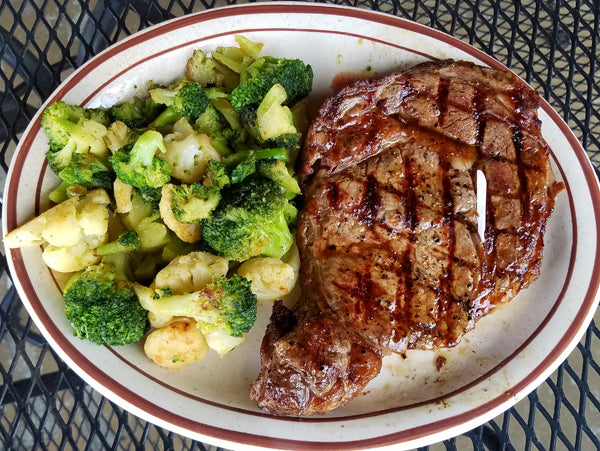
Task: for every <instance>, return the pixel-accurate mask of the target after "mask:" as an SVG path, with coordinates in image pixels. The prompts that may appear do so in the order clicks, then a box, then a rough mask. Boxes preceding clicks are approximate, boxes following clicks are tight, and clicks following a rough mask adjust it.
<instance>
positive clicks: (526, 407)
mask: <svg viewBox="0 0 600 451" xmlns="http://www.w3.org/2000/svg"><path fill="white" fill-rule="evenodd" d="M235 3H241V2H236V1H235V0H233V1H229V0H227V1H222V0H210V1H206V0H201V1H194V0H187V1H180V0H150V1H145V0H129V1H126V0H92V1H69V0H53V1H50V0H35V1H30V0H22V1H15V2H13V1H8V0H5V1H2V2H1V3H0V64H1V69H2V70H1V71H0V87H1V93H0V109H1V113H0V153H1V155H2V159H1V160H0V161H1V170H0V186H3V184H4V183H3V181H4V178H5V176H6V171H7V169H8V164H9V162H10V159H11V156H12V154H13V152H14V150H15V147H16V145H17V142H18V140H19V137H20V136H21V134H22V132H23V131H24V129H25V127H26V126H27V123H28V122H29V120H30V119H31V117H32V116H33V114H34V113H35V112H36V110H37V109H38V108H39V107H40V106H41V104H42V103H43V101H44V99H46V98H47V97H48V96H49V95H50V94H51V92H52V91H53V90H54V89H55V88H56V87H57V86H58V85H59V84H60V83H61V81H62V80H64V78H65V77H66V76H67V75H68V74H69V73H71V72H72V71H73V70H74V69H76V68H77V67H79V66H80V65H81V64H83V63H84V62H85V61H87V60H88V59H90V58H91V57H92V56H94V55H96V54H97V53H98V52H99V51H101V50H103V49H104V48H106V47H107V46H109V45H111V44H113V43H115V42H117V41H118V40H120V39H122V38H124V37H126V36H128V35H130V34H132V33H135V32H136V31H138V30H141V29H143V28H146V27H148V26H150V25H152V24H156V23H159V22H162V21H164V20H167V19H170V18H173V17H179V16H181V15H184V14H188V13H191V12H198V11H202V10H205V9H209V8H214V7H218V6H225V5H229V4H235ZM331 3H337V4H343V5H347V6H352V7H357V8H365V9H372V10H377V11H382V12H385V13H388V14H393V15H396V16H398V17H402V18H406V19H410V20H413V21H415V22H418V23H421V24H424V25H427V26H430V27H433V28H435V29H437V30H440V31H442V32H445V33H448V34H451V35H453V36H455V37H457V38H459V39H461V40H463V41H465V42H468V43H470V44H472V45H473V46H475V47H477V48H479V49H480V50H482V51H484V52H485V53H487V54H489V55H491V56H493V57H494V58H496V59H498V60H499V61H500V62H502V63H503V64H505V65H507V66H508V67H510V68H511V69H512V70H513V71H514V72H516V73H517V74H518V75H520V76H521V77H523V78H524V79H525V80H526V81H527V82H529V83H530V84H531V85H532V86H533V87H534V88H535V89H537V90H538V91H539V92H540V93H541V95H542V96H543V97H544V98H545V99H546V100H548V101H549V103H550V104H551V105H552V106H553V107H554V108H555V109H556V110H557V111H558V113H559V114H560V115H561V116H562V117H563V119H564V120H565V121H566V122H567V124H568V125H569V126H570V127H571V128H572V130H573V131H574V133H575V135H576V136H577V138H578V139H579V140H580V142H581V143H582V144H583V146H584V148H585V150H586V151H587V153H588V155H589V157H590V159H591V160H592V162H593V163H594V165H595V166H596V168H597V169H600V141H599V140H600V45H599V40H600V0H520V1H513V0H382V1H375V0H349V1H334V2H331ZM0 295H1V301H0V448H3V449H27V450H29V449H60V450H63V449H93V450H97V449H177V450H179V449H182V450H183V449H186V450H187V449H190V450H209V449H211V450H212V449H215V448H214V447H213V446H210V445H206V444H203V443H199V442H197V441H193V440H191V439H189V438H186V437H182V436H179V435H177V434H174V433H172V432H169V431H167V430H164V429H161V428H159V427H157V426H155V425H153V424H150V423H147V422H145V421H143V420H141V419H139V418H137V417H135V416H134V415H132V414H130V413H128V412H127V411H125V410H123V409H122V408H120V407H119V406H117V405H115V404H114V403H112V402H111V401H109V400H108V399H106V398H104V397H102V396H101V395H100V394H99V393H98V392H96V391H95V390H94V389H93V388H91V387H90V386H89V385H87V384H86V383H85V382H84V381H82V380H81V379H80V378H79V376H77V375H76V374H75V373H74V372H73V371H72V370H70V369H69V367H68V366H67V365H66V364H65V363H64V362H62V360H61V359H60V358H59V357H58V356H57V355H56V354H55V353H54V352H53V350H52V349H51V348H50V346H49V345H48V344H47V343H46V341H45V340H44V339H43V337H42V336H41V335H40V334H39V332H38V331H37V329H36V327H35V325H34V324H33V322H32V321H31V319H30V318H29V316H28V314H27V312H26V310H25V309H24V307H23V306H22V304H21V302H20V300H19V298H18V296H17V294H16V291H15V290H14V287H13V286H12V283H11V280H10V275H9V273H8V270H7V265H6V260H5V258H4V256H3V257H2V258H1V259H0ZM599 324H600V314H598V313H597V314H596V316H595V320H594V321H592V323H591V325H590V327H589V328H588V330H587V331H586V333H585V335H584V336H583V338H582V340H581V342H580V343H579V344H578V345H577V347H576V349H575V350H574V351H573V353H572V354H571V355H570V356H569V358H568V359H567V360H566V361H565V362H564V363H563V364H562V365H561V366H560V367H559V368H558V369H557V370H556V371H555V372H554V374H552V375H551V376H550V377H549V378H548V379H547V380H546V381H545V382H544V383H543V384H542V385H541V386H540V387H539V388H538V389H537V390H535V391H534V392H532V393H531V394H529V396H528V397H527V398H525V399H523V400H522V401H520V402H519V403H518V404H517V405H515V406H514V407H513V408H511V409H509V410H508V411H506V412H504V413H503V414H501V415H499V416H498V417H496V418H494V419H493V420H492V421H490V422H488V423H487V424H484V425H482V426H480V427H477V428H475V429H473V430H472V431H470V432H468V433H466V434H463V435H460V436H458V437H455V438H453V439H450V440H447V441H445V442H441V443H438V444H436V445H431V446H429V447H427V448H425V449H432V450H437V449H446V450H455V449H459V450H463V449H474V450H483V449H486V450H512V449H527V450H529V449H540V450H542V449H543V450H545V449H568V450H592V449H600V439H599V438H598V436H599V435H600V330H599V328H598V325H599Z"/></svg>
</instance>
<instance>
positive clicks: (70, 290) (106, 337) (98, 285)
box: [64, 254, 148, 346]
mask: <svg viewBox="0 0 600 451" xmlns="http://www.w3.org/2000/svg"><path fill="white" fill-rule="evenodd" d="M128 270H129V268H128V261H127V255H126V254H113V255H111V256H106V257H105V258H104V259H103V260H102V262H100V263H99V264H98V265H94V266H90V267H89V268H87V269H85V270H84V271H82V272H78V273H75V274H74V275H73V276H71V278H70V279H69V281H68V282H67V285H66V288H65V293H64V297H65V313H66V317H67V320H68V321H69V322H70V323H71V326H72V327H73V329H74V331H75V336H77V337H79V338H82V339H83V338H85V339H87V340H89V341H91V342H94V343H97V344H107V345H110V346H117V345H125V344H128V343H134V342H137V341H139V340H141V339H142V338H143V336H144V334H145V333H146V331H147V330H148V313H147V311H146V310H145V309H144V308H143V307H142V306H141V305H140V303H139V302H138V298H137V295H136V293H135V290H134V289H133V284H132V283H131V282H130V281H129V280H128V278H127V272H128Z"/></svg>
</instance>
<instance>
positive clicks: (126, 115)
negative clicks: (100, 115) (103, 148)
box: [109, 96, 164, 128]
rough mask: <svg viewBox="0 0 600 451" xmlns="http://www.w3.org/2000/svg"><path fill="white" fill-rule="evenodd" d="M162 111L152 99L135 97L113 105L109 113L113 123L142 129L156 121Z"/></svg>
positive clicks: (162, 108) (160, 106)
mask: <svg viewBox="0 0 600 451" xmlns="http://www.w3.org/2000/svg"><path fill="white" fill-rule="evenodd" d="M162 110H164V106H163V105H162V104H159V103H156V102H155V101H154V100H153V99H152V97H146V98H144V99H142V98H140V97H137V96H136V97H134V98H133V99H132V100H129V101H126V102H123V103H120V104H118V105H113V106H112V107H111V108H110V110H109V112H110V115H111V117H112V120H113V121H121V122H123V123H125V124H126V125H127V126H128V127H129V128H143V127H146V126H147V125H148V124H149V123H150V122H152V121H153V120H154V119H156V117H157V116H158V115H159V114H160V113H161V112H162Z"/></svg>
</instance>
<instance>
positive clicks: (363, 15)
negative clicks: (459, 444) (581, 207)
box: [2, 2, 600, 449]
mask: <svg viewBox="0 0 600 451" xmlns="http://www.w3.org/2000/svg"><path fill="white" fill-rule="evenodd" d="M236 10H237V11H236ZM290 10H294V11H290ZM342 11H343V12H344V14H340V12H342ZM232 12H233V13H234V14H237V15H242V14H260V13H273V14H278V13H282V12H287V13H316V14H332V15H343V16H348V17H351V18H354V19H359V20H364V21H375V22H378V23H382V24H385V25H389V26H392V27H398V28H403V29H408V30H410V31H416V32H417V33H423V34H426V35H427V36H432V37H434V38H436V39H439V40H442V41H443V42H446V43H450V44H451V45H452V46H453V47H455V48H458V49H460V50H463V51H465V52H466V53H468V54H469V55H470V56H474V57H476V58H477V59H479V60H480V61H482V63H484V64H487V65H490V66H491V67H496V68H502V69H504V70H508V69H507V68H506V67H505V66H504V65H502V64H501V63H499V62H498V61H497V60H495V59H494V58H492V57H490V56H488V55H487V54H485V53H483V52H482V51H481V50H479V49H477V48H475V47H473V46H471V45H470V44H467V43H465V42H463V41H461V40H459V39H457V38H455V37H453V36H451V35H448V34H445V33H443V32H440V31H438V30H436V29H433V28H430V27H428V26H426V25H422V24H419V23H416V22H412V21H410V20H407V19H404V18H400V17H397V16H393V15H391V14H388V13H384V12H376V11H370V10H363V9H358V8H354V7H348V6H339V5H324V4H307V3H302V2H273V3H255V4H244V5H234V6H227V7H221V8H215V9H211V10H206V11H201V12H198V13H194V14H189V15H186V16H182V17H179V18H174V19H170V20H168V21H165V22H161V23H159V24H156V25H154V26H152V27H149V28H146V29H144V30H141V31H139V32H137V33H134V34H132V35H131V36H128V37H127V38H125V39H123V40H121V41H119V42H117V43H115V44H114V45H112V46H111V47H109V48H107V49H106V50H104V51H103V52H101V53H99V54H98V55H96V56H95V57H94V58H92V59H90V60H89V61H88V62H86V63H85V64H84V65H82V66H81V67H80V68H78V69H77V70H76V71H74V72H73V73H72V74H71V75H70V76H69V77H68V78H67V79H65V80H64V81H63V82H62V83H61V84H60V86H59V87H57V88H56V90H55V91H54V92H53V93H52V94H51V96H50V97H49V98H48V99H47V100H46V102H44V105H43V106H42V107H41V108H40V110H39V111H38V113H37V114H36V115H35V116H34V118H33V120H32V121H31V123H30V125H29V126H28V128H27V129H26V131H25V132H24V134H23V138H22V139H21V141H20V142H19V145H18V146H17V149H16V150H15V152H14V155H13V158H12V161H11V164H10V169H9V172H8V174H7V180H6V189H5V193H10V192H11V189H10V188H11V187H12V185H11V183H15V181H14V180H13V177H12V173H13V171H15V170H16V169H15V164H14V163H15V161H18V158H17V157H18V155H20V154H22V153H23V150H22V149H24V148H25V149H28V148H29V146H30V144H31V143H30V141H31V140H32V139H33V138H34V137H35V135H34V134H32V130H34V129H37V128H39V121H40V119H41V111H42V110H43V107H44V106H45V105H47V104H48V103H50V102H51V101H53V100H55V99H57V98H60V97H62V96H64V94H65V93H66V92H68V90H69V89H70V88H72V86H71V84H72V83H76V80H77V77H83V76H84V75H85V74H86V73H87V72H88V70H89V69H90V67H92V66H95V65H99V64H102V62H104V61H106V60H108V59H110V58H111V56H112V54H113V53H120V52H121V51H123V50H125V49H128V48H130V47H135V45H137V42H138V41H139V40H141V39H142V38H144V37H148V38H150V39H151V38H152V37H155V36H160V35H163V34H165V33H168V32H171V31H172V29H177V28H185V27H186V26H188V25H193V24H197V23H198V22H202V21H206V20H214V19H217V18H219V17H222V16H225V17H229V16H230V15H231V13H232ZM236 32H239V31H236ZM232 33H233V32H226V33H224V34H227V35H231V34H232ZM98 89H101V87H100V88H98ZM92 95H93V94H92ZM90 97H91V96H90ZM540 104H541V108H542V109H543V110H544V111H545V112H546V113H547V114H548V115H549V116H550V117H551V118H552V120H553V122H555V123H556V124H557V125H558V126H559V128H560V129H561V131H562V132H563V136H564V137H565V138H566V139H567V140H568V141H569V144H570V145H571V147H572V148H573V149H576V150H578V151H579V152H577V153H576V156H577V158H578V160H579V163H580V167H581V168H582V170H583V171H584V173H585V176H586V182H587V187H588V188H590V195H591V196H592V197H593V198H594V199H596V200H600V192H598V181H597V178H596V176H595V173H594V171H593V168H592V166H591V163H590V162H589V159H588V158H587V155H586V154H585V150H584V149H583V147H582V146H581V144H580V143H579V141H578V140H577V138H576V137H575V135H574V134H573V132H572V131H571V130H570V129H569V128H568V126H567V125H566V123H565V122H564V121H563V119H562V118H561V117H560V116H559V115H558V113H557V112H556V111H555V110H554V109H553V108H552V107H551V106H550V105H549V104H548V102H547V101H546V100H545V99H543V98H542V97H541V96H540ZM21 170H22V168H21ZM592 182H593V183H592ZM592 187H595V188H596V190H595V191H593V192H592V190H591V188H592ZM38 189H39V187H38ZM13 191H14V190H13ZM10 199H11V198H10V197H9V202H6V200H5V202H3V219H2V221H3V225H4V230H5V231H7V230H12V229H13V228H14V227H15V226H16V224H15V223H14V221H16V218H15V217H14V215H13V216H12V217H11V218H9V216H8V215H7V211H10V206H9V204H10ZM37 199H39V195H37V194H36V202H37ZM13 201H14V199H13ZM597 205H598V204H597V203H594V212H595V217H596V219H598V217H599V214H598V208H597ZM13 207H15V206H14V205H13ZM35 208H36V212H37V211H39V205H36V207H35ZM10 219H12V223H11V221H10ZM596 224H598V221H597V222H596ZM596 248H597V251H598V250H599V249H600V243H599V242H598V240H597V246H596ZM20 253H21V251H20V250H10V251H9V252H7V261H8V263H9V267H10V270H11V273H12V275H13V279H16V280H15V285H18V287H17V288H18V289H20V290H23V291H22V292H21V291H19V294H20V295H22V296H23V295H25V293H26V292H27V290H25V288H24V287H21V286H20V285H21V279H20V277H18V276H17V277H15V274H16V269H15V266H14V263H15V262H14V260H15V259H16V260H18V259H19V258H21V257H20ZM599 253H600V252H596V257H595V263H597V262H598V255H599ZM9 255H10V256H11V258H8V257H9ZM592 275H593V276H595V278H592V281H594V283H593V284H592V283H590V285H589V286H588V287H587V294H586V296H585V299H590V300H591V299H595V301H594V300H592V301H590V302H588V303H587V304H586V305H587V306H588V308H587V309H586V310H585V311H582V308H580V309H579V311H578V314H577V316H576V318H577V319H578V321H577V323H578V326H577V327H575V328H574V333H572V334H571V335H570V338H569V339H567V340H565V338H564V337H563V338H562V339H561V340H560V341H559V343H558V344H557V345H556V346H555V349H556V348H560V351H561V352H560V356H561V358H558V359H557V358H556V357H552V358H551V357H550V356H547V357H546V358H545V359H544V360H543V363H540V365H538V367H536V368H535V369H534V371H532V372H530V373H529V375H528V376H527V377H525V378H524V380H523V381H521V384H520V385H522V386H523V387H522V388H521V389H520V390H517V392H518V393H519V394H522V395H523V396H524V395H525V394H526V393H525V392H527V393H528V392H529V391H531V390H532V389H533V388H535V387H536V386H537V385H538V384H539V382H538V379H541V378H545V377H547V374H549V373H550V372H552V371H554V369H555V368H556V367H558V366H559V365H560V363H561V362H562V360H563V358H562V356H566V355H567V354H568V353H570V352H571V350H572V349H573V348H574V347H575V346H576V344H577V342H578V341H579V339H580V338H581V336H582V335H583V333H584V332H585V329H586V327H583V326H584V325H586V326H587V324H588V323H589V321H591V317H592V316H593V312H594V311H595V308H594V306H595V304H597V302H598V288H599V283H600V282H599V277H600V276H599V274H598V271H595V272H594V273H593V274H592ZM29 282H30V281H29ZM592 285H593V286H592ZM29 290H30V291H31V292H33V291H34V290H33V288H32V287H30V288H29ZM23 300H24V302H25V303H26V305H28V310H29V312H30V314H31V316H32V317H34V319H36V320H37V321H36V324H37V325H38V327H40V326H41V327H40V328H41V329H44V332H45V334H44V335H45V337H46V339H48V337H49V336H51V337H52V340H51V341H52V343H53V345H54V346H53V348H54V349H55V350H58V349H60V351H61V352H60V353H61V357H63V359H64V360H67V361H69V362H70V363H71V365H70V366H72V367H74V368H77V369H79V371H78V373H80V376H81V377H83V378H84V379H85V380H86V381H87V382H88V383H89V382H90V380H93V382H94V383H90V385H92V386H94V388H96V389H97V390H98V391H100V392H102V393H103V394H105V395H106V396H107V397H109V398H115V397H116V398H117V399H118V400H119V401H121V402H119V404H126V405H128V406H129V410H130V411H135V412H141V414H140V413H136V414H138V416H141V417H146V418H150V420H149V421H151V422H152V423H155V424H158V423H162V424H165V425H166V426H165V427H166V428H168V429H171V430H173V426H175V427H176V428H181V427H183V428H184V429H185V431H187V432H188V433H186V432H182V434H184V435H187V436H189V432H191V433H194V434H198V433H199V434H201V435H202V436H203V437H204V439H206V440H207V441H214V439H218V440H221V439H223V440H225V441H226V442H227V444H228V445H229V446H231V444H234V445H238V444H247V445H258V446H261V445H262V446H265V445H266V446H270V447H271V446H274V445H283V444H285V445H293V446H294V448H296V449H302V447H303V446H306V447H310V446H311V445H314V442H310V441H306V442H305V441H297V440H290V439H286V438H278V437H258V438H259V440H257V439H256V437H257V436H255V435H252V434H247V433H240V432H236V431H232V430H230V429H221V428H215V427H213V426H210V425H206V424H200V423H198V422H197V421H194V420H188V421H187V422H186V421H185V420H187V419H185V418H183V417H180V419H182V420H183V421H181V422H180V423H179V424H177V425H176V424H173V423H170V422H166V423H165V422H164V420H163V418H160V417H156V416H154V415H153V414H149V413H148V412H144V411H140V409H139V408H138V406H136V405H132V404H130V402H129V401H128V400H127V399H126V398H124V397H122V396H121V395H120V394H119V393H116V392H115V391H113V390H110V389H108V388H107V387H106V386H105V385H104V384H101V382H99V380H97V379H98V378H95V377H94V376H92V375H91V374H89V373H88V372H87V371H86V370H85V369H83V368H81V367H80V365H78V364H77V363H76V362H75V361H74V360H73V359H71V357H70V356H69V355H68V354H67V353H66V352H65V351H64V350H63V349H62V347H61V346H59V345H58V343H57V342H56V341H55V340H54V335H52V333H51V332H50V331H48V330H47V329H46V326H47V324H50V326H51V328H56V331H55V332H54V333H56V332H58V334H59V335H62V332H61V331H60V330H58V328H57V326H56V324H54V322H53V321H52V320H51V318H50V317H49V316H47V318H46V319H45V320H43V319H42V318H40V317H38V312H37V311H32V309H33V307H32V306H31V305H30V304H29V300H28V299H27V296H23ZM44 313H46V312H45V311H44ZM48 321H49V323H47V322H48ZM40 322H41V323H42V324H39V323H40ZM49 341H50V340H49ZM565 341H566V343H565ZM559 344H561V345H562V346H559ZM75 351H77V352H78V353H79V354H80V352H79V351H78V350H77V349H75ZM65 357H66V358H65ZM82 357H84V358H85V359H87V358H86V357H85V356H83V355H82ZM547 361H550V362H549V363H547V364H544V362H547ZM89 364H90V365H92V366H93V367H94V368H95V370H96V373H97V372H100V373H101V374H102V375H103V377H102V378H100V379H103V380H109V381H111V382H112V383H113V384H114V383H115V382H116V381H114V380H113V379H112V378H111V377H110V376H108V375H107V374H106V373H104V372H103V371H102V370H101V369H100V368H98V367H97V366H95V365H94V364H93V363H91V362H89ZM86 366H87V365H86ZM540 367H543V368H541V369H540ZM538 370H539V371H538ZM82 373H83V374H82ZM533 373H537V376H535V377H534V378H533V380H532V379H531V378H529V376H531V374H533ZM84 375H85V377H84ZM99 384H100V385H99ZM119 385H120V384H119ZM121 390H124V391H125V392H127V393H131V390H130V389H129V388H127V387H123V386H121V387H120V388H119V390H118V391H121ZM121 393H122V391H121ZM498 398H505V399H502V400H500V401H499V402H496V399H493V400H490V401H488V402H487V403H485V404H484V405H480V406H478V408H475V409H470V410H469V411H467V412H465V413H463V414H462V415H460V416H469V417H470V418H471V420H472V421H474V422H477V423H483V422H485V421H487V419H490V418H491V417H493V414H491V413H490V412H494V414H495V412H497V411H500V410H505V409H506V408H508V407H510V406H511V405H513V404H514V403H516V402H517V401H518V399H516V397H515V396H506V397H503V396H500V397H498ZM129 399H131V397H130V398H129ZM488 404H494V406H495V408H493V409H487V408H485V407H484V406H487V405H488ZM152 405H153V407H154V409H157V408H159V407H160V406H157V405H155V404H152ZM482 409H483V410H485V412H487V413H488V416H487V417H486V416H485V415H475V417H473V415H472V414H471V415H469V414H470V413H471V412H473V411H474V410H482ZM163 410H164V409H163ZM244 412H246V411H244ZM166 413H167V414H168V415H167V416H168V417H170V418H173V415H176V414H174V413H172V412H168V411H166ZM177 416H178V415H177ZM458 416H459V415H456V416H454V417H451V418H444V419H443V420H440V421H438V423H439V422H451V423H452V421H449V420H452V419H454V418H457V417H458ZM178 417H179V416H178ZM269 417H270V416H269ZM275 418H277V417H275ZM279 419H281V418H279ZM332 420H333V421H344V420H348V418H346V417H337V418H333V419H332ZM480 420H481V421H480ZM190 421H191V422H190ZM286 421H294V420H288V419H286ZM296 421H297V420H296ZM454 423H456V422H454ZM188 424H189V426H194V427H193V428H190V429H188V428H187V427H189V426H186V425H188ZM433 424H437V423H432V425H433ZM465 424H470V423H469V422H468V421H458V424H454V426H452V425H451V426H450V427H449V428H444V429H445V430H446V431H447V430H448V429H452V431H456V430H460V429H461V426H463V425H465ZM200 425H201V426H202V431H199V432H198V431H197V427H198V426H200ZM470 427H473V425H470V426H469V428H470ZM194 429H196V430H194ZM415 429H417V428H415ZM464 430H468V429H466V428H465V429H464ZM409 431H410V430H409ZM436 431H438V432H439V428H437V429H436ZM206 432H209V433H210V434H209V435H204V434H205V433H206ZM407 433H408V432H407V431H402V432H397V433H392V434H387V435H382V436H380V437H376V438H368V439H365V440H355V441H348V442H329V443H327V444H323V446H324V449H334V448H335V449H339V448H340V446H342V447H344V448H345V447H353V448H354V447H356V446H359V447H366V446H371V445H376V446H380V445H389V444H395V443H398V441H397V439H399V438H400V436H404V435H406V434H407ZM232 435H233V436H234V437H235V438H239V437H243V438H245V439H246V440H244V442H239V441H230V440H231V438H232ZM454 435H456V433H454V432H453V433H452V435H448V437H449V436H454ZM412 437H413V441H414V440H419V438H422V437H432V434H430V433H427V432H424V433H423V434H421V435H420V436H419V437H417V436H414V435H413V436H412ZM265 439H266V440H265ZM413 441H410V442H406V441H403V442H401V443H402V444H409V443H412V442H413Z"/></svg>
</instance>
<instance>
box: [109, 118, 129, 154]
mask: <svg viewBox="0 0 600 451" xmlns="http://www.w3.org/2000/svg"><path fill="white" fill-rule="evenodd" d="M128 134H129V127H127V125H125V123H123V122H121V121H114V122H113V123H112V124H110V126H109V127H108V130H107V132H106V134H105V135H104V144H106V147H107V148H108V150H110V151H111V152H112V153H115V152H116V151H117V150H119V149H121V148H122V147H124V146H125V144H126V143H127V135H128Z"/></svg>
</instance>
